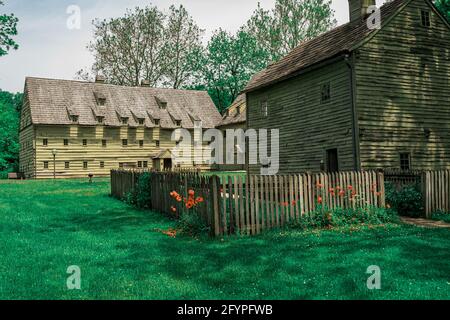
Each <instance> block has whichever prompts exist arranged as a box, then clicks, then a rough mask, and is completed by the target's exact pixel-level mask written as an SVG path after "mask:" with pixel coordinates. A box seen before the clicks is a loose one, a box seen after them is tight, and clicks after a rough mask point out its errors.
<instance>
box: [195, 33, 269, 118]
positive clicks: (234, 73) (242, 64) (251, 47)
mask: <svg viewBox="0 0 450 320" xmlns="http://www.w3.org/2000/svg"><path fill="white" fill-rule="evenodd" d="M268 60H269V56H268V53H267V51H265V50H263V49H262V48H261V47H260V46H259V45H258V43H257V41H256V39H255V38H254V37H253V36H252V35H250V34H249V33H248V32H246V31H245V30H243V29H241V30H239V31H238V32H237V33H236V34H235V35H232V34H230V33H228V32H226V31H224V30H220V29H219V30H217V31H216V32H215V33H214V34H213V36H212V38H211V40H210V41H209V43H208V45H207V47H206V49H205V51H204V53H203V56H202V60H201V63H200V72H199V73H200V77H199V79H198V84H199V85H198V86H197V87H198V88H201V87H202V86H203V88H205V89H207V90H208V92H209V94H210V96H211V97H212V99H213V101H214V103H215V104H216V106H217V108H218V109H219V111H221V112H223V111H224V110H225V109H226V108H227V107H228V106H229V105H230V104H231V103H232V102H233V101H234V99H236V97H237V96H238V95H239V93H240V92H241V91H242V89H244V87H245V85H246V84H247V82H248V81H249V80H250V78H251V77H252V76H253V75H254V74H255V73H256V72H258V71H260V70H261V69H263V68H264V67H265V66H266V64H267V62H268Z"/></svg>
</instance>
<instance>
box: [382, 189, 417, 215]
mask: <svg viewBox="0 0 450 320" xmlns="http://www.w3.org/2000/svg"><path fill="white" fill-rule="evenodd" d="M386 203H388V204H389V205H390V206H391V207H392V208H393V209H394V210H396V211H397V213H398V214H399V215H401V216H407V217H413V218H417V217H420V216H422V215H423V211H424V208H423V196H422V192H421V190H420V187H419V185H415V186H407V187H404V188H401V189H399V188H396V187H395V185H394V184H392V183H390V182H387V183H386Z"/></svg>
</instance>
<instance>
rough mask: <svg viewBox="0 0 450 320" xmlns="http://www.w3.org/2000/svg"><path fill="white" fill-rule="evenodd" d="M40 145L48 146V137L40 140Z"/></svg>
mask: <svg viewBox="0 0 450 320" xmlns="http://www.w3.org/2000/svg"><path fill="white" fill-rule="evenodd" d="M42 145H43V146H45V147H46V146H48V139H44V140H42Z"/></svg>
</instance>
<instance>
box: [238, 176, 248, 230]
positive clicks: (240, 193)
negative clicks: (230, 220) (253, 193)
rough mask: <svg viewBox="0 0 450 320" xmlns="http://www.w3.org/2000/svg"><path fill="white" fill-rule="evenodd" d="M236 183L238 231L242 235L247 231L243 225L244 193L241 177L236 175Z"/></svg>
mask: <svg viewBox="0 0 450 320" xmlns="http://www.w3.org/2000/svg"><path fill="white" fill-rule="evenodd" d="M238 185H239V208H240V210H239V212H240V219H241V222H240V231H241V235H244V234H245V233H246V232H247V228H246V225H245V206H244V198H245V193H244V185H243V182H242V177H238Z"/></svg>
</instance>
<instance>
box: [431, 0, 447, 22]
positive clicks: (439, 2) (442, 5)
mask: <svg viewBox="0 0 450 320" xmlns="http://www.w3.org/2000/svg"><path fill="white" fill-rule="evenodd" d="M435 4H436V7H437V8H438V9H439V10H440V11H441V12H442V14H443V15H444V17H447V20H448V21H449V22H450V0H435Z"/></svg>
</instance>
